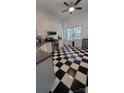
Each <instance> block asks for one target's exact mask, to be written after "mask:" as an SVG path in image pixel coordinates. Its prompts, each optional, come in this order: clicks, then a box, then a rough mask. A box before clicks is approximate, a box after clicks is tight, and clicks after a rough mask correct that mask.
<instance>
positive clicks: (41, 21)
mask: <svg viewBox="0 0 124 93" xmlns="http://www.w3.org/2000/svg"><path fill="white" fill-rule="evenodd" d="M36 17H37V18H36V21H37V22H36V23H37V26H36V27H37V34H38V35H42V36H46V35H47V31H56V32H57V34H58V35H59V36H60V37H62V39H63V25H62V23H61V21H60V19H58V18H56V17H54V16H53V15H51V14H49V13H47V12H44V11H43V10H42V11H38V10H37V12H36ZM59 45H60V46H61V47H62V46H63V40H61V43H60V44H59Z"/></svg>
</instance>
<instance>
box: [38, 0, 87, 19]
mask: <svg viewBox="0 0 124 93" xmlns="http://www.w3.org/2000/svg"><path fill="white" fill-rule="evenodd" d="M76 1H77V0H36V9H37V10H39V11H42V10H44V11H47V12H49V14H52V15H54V16H56V17H59V18H61V19H63V18H66V17H68V16H74V15H79V14H81V13H83V12H85V11H86V12H87V11H88V0H82V1H81V2H80V3H79V4H78V5H77V6H81V7H83V9H82V10H79V11H77V10H75V11H74V13H73V14H72V15H69V12H65V13H62V10H64V9H67V6H65V5H64V4H63V2H67V3H70V2H76Z"/></svg>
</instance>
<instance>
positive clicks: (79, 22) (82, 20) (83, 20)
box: [63, 12, 88, 47]
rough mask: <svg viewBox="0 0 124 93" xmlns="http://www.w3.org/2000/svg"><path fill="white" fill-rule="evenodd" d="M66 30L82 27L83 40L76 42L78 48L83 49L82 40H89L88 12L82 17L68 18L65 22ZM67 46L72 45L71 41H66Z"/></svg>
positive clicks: (81, 15)
mask: <svg viewBox="0 0 124 93" xmlns="http://www.w3.org/2000/svg"><path fill="white" fill-rule="evenodd" d="M63 24H64V28H68V27H75V26H82V31H81V39H80V40H76V41H75V45H76V47H81V44H82V39H83V38H88V12H84V13H82V14H80V15H76V16H72V17H68V18H66V19H64V20H63ZM65 42H66V43H67V44H71V41H66V40H65Z"/></svg>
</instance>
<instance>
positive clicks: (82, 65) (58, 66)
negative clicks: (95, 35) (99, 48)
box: [50, 45, 88, 93]
mask: <svg viewBox="0 0 124 93" xmlns="http://www.w3.org/2000/svg"><path fill="white" fill-rule="evenodd" d="M52 58H53V64H54V72H55V76H56V79H55V82H54V85H53V87H52V89H51V91H50V93H87V88H88V49H84V50H82V49H78V48H74V47H72V46H70V45H65V46H64V47H63V48H62V49H59V50H57V51H55V52H53V55H52Z"/></svg>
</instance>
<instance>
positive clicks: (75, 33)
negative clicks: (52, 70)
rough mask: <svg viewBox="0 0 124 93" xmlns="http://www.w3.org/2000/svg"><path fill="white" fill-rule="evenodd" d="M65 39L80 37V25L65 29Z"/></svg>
mask: <svg viewBox="0 0 124 93" xmlns="http://www.w3.org/2000/svg"><path fill="white" fill-rule="evenodd" d="M65 34H66V39H67V40H75V39H80V35H81V27H73V28H67V29H65Z"/></svg>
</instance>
